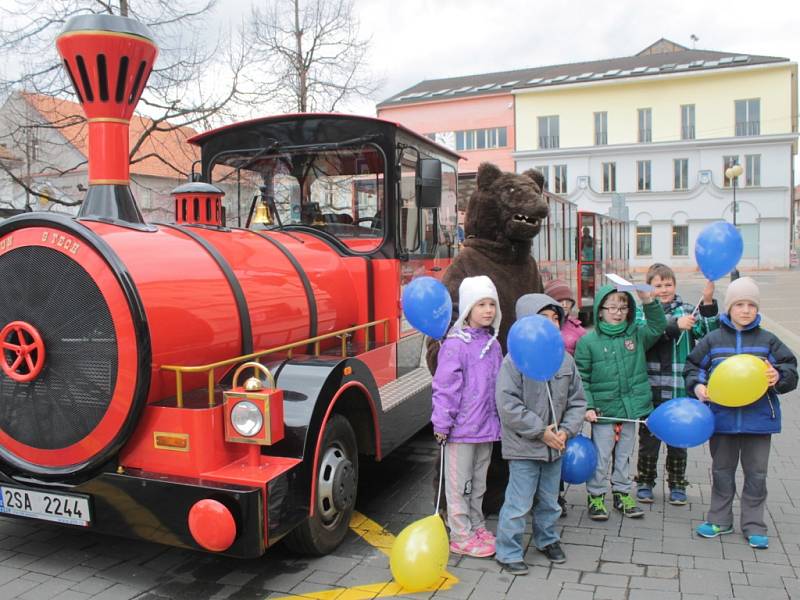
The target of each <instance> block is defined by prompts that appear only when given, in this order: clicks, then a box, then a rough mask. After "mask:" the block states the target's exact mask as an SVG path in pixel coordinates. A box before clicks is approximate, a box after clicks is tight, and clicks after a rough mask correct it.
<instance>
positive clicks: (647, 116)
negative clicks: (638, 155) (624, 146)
mask: <svg viewBox="0 0 800 600" xmlns="http://www.w3.org/2000/svg"><path fill="white" fill-rule="evenodd" d="M638 112H639V141H640V142H652V141H653V109H652V108H640V109H638Z"/></svg>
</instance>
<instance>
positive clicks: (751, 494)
mask: <svg viewBox="0 0 800 600" xmlns="http://www.w3.org/2000/svg"><path fill="white" fill-rule="evenodd" d="M771 442H772V436H771V435H769V434H767V435H750V434H746V433H740V434H731V435H723V434H717V435H713V436H711V440H710V441H709V448H710V449H711V461H712V462H711V479H712V484H711V506H710V507H709V509H708V515H707V516H706V520H707V521H708V522H709V523H714V524H715V525H719V526H720V527H730V526H731V525H733V497H734V496H735V495H736V469H737V468H738V466H739V462H740V461H741V463H742V471H743V472H744V486H743V487H742V494H741V509H742V514H741V518H740V523H741V528H742V533H743V534H744V535H746V536H749V535H766V533H767V525H766V523H764V508H765V507H766V504H767V469H768V468H769V449H770V444H771Z"/></svg>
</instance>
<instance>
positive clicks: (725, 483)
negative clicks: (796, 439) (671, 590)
mask: <svg viewBox="0 0 800 600" xmlns="http://www.w3.org/2000/svg"><path fill="white" fill-rule="evenodd" d="M759 301H760V293H759V290H758V286H757V285H756V282H755V281H753V280H752V279H751V278H749V277H742V278H740V279H737V280H736V281H734V282H733V283H731V284H730V285H729V286H728V290H727V292H726V293H725V309H726V310H727V314H723V315H722V316H721V317H720V322H721V327H720V328H719V329H717V330H716V331H712V332H711V333H709V334H708V335H707V336H706V337H704V338H703V339H702V340H700V342H698V344H697V346H695V349H694V350H693V351H692V353H691V354H690V355H689V358H688V360H687V362H686V371H685V373H684V374H685V377H686V388H687V389H688V390H691V391H692V392H693V393H694V394H695V395H696V396H697V397H698V398H699V399H700V400H706V401H707V400H709V398H708V389H707V385H708V380H709V377H710V375H711V372H712V371H713V370H714V368H715V367H716V366H717V365H719V364H720V363H721V362H722V361H723V360H725V359H726V358H728V357H729V356H733V355H735V354H743V353H747V354H752V355H754V356H757V357H759V358H761V359H763V360H764V362H765V363H767V381H768V383H769V386H770V387H769V388H768V389H767V393H766V394H764V395H763V396H762V397H761V398H759V399H758V400H756V401H755V402H753V403H752V404H748V405H746V406H741V407H736V408H731V407H727V406H722V405H719V404H714V403H712V404H711V410H712V411H713V413H714V435H713V436H712V437H711V440H710V441H709V448H710V450H711V461H712V462H711V475H712V483H711V506H710V507H709V510H708V514H707V515H706V522H705V523H703V524H702V525H699V526H698V527H697V529H696V532H697V535H699V536H701V537H706V538H713V537H717V536H718V535H722V534H726V533H732V532H733V497H734V495H735V494H736V469H737V468H738V466H739V462H740V461H741V463H742V471H744V487H743V488H742V494H741V517H740V522H741V527H742V533H743V534H744V536H745V537H746V538H747V541H748V543H749V544H750V546H751V547H752V548H759V549H764V548H767V547H768V546H769V538H768V537H767V525H766V523H764V508H765V506H766V502H767V469H768V466H769V450H770V443H771V440H772V434H773V433H780V430H781V406H780V402H779V401H778V394H784V393H786V392H790V391H792V390H793V389H795V388H796V387H797V359H796V358H795V356H794V354H792V351H791V350H789V348H787V347H786V345H785V344H784V343H783V342H781V341H780V340H779V339H778V338H777V336H775V335H774V334H772V333H770V332H769V331H767V330H765V329H761V327H759V323H760V322H761V316H760V315H759V314H758V305H759Z"/></svg>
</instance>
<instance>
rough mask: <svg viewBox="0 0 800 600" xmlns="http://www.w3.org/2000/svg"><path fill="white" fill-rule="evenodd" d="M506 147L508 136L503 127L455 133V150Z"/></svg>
mask: <svg viewBox="0 0 800 600" xmlns="http://www.w3.org/2000/svg"><path fill="white" fill-rule="evenodd" d="M434 139H435V138H434ZM507 145H508V134H507V132H506V128H505V127H490V128H488V129H467V130H464V131H456V150H485V149H490V148H505V147H506V146H507Z"/></svg>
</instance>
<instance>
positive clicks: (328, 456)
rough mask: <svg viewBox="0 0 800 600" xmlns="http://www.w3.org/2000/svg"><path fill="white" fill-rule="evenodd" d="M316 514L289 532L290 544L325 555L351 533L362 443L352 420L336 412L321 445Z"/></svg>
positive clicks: (309, 551)
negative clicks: (349, 530) (358, 438)
mask: <svg viewBox="0 0 800 600" xmlns="http://www.w3.org/2000/svg"><path fill="white" fill-rule="evenodd" d="M315 476H316V478H317V486H316V490H317V493H316V496H317V497H316V505H315V507H314V515H313V516H311V517H309V518H308V519H306V520H305V521H304V522H303V524H302V525H299V526H298V527H297V528H295V529H294V530H293V531H292V532H291V533H289V535H287V536H286V543H287V544H288V545H289V547H290V548H292V549H293V550H295V551H296V552H299V553H301V554H308V555H313V556H322V555H324V554H328V553H329V552H332V551H333V550H334V549H335V548H336V547H337V546H338V545H339V544H340V543H341V542H342V540H343V539H344V536H345V535H347V530H348V528H349V526H350V517H351V516H352V515H353V508H354V507H355V505H356V491H357V489H358V445H357V444H356V435H355V433H354V432H353V428H352V427H351V426H350V422H349V421H348V420H347V419H346V418H344V417H343V416H341V415H332V416H331V418H330V419H329V420H328V423H327V426H326V427H325V435H324V436H323V437H322V443H321V445H320V448H319V464H318V468H317V473H316V474H315Z"/></svg>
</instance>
